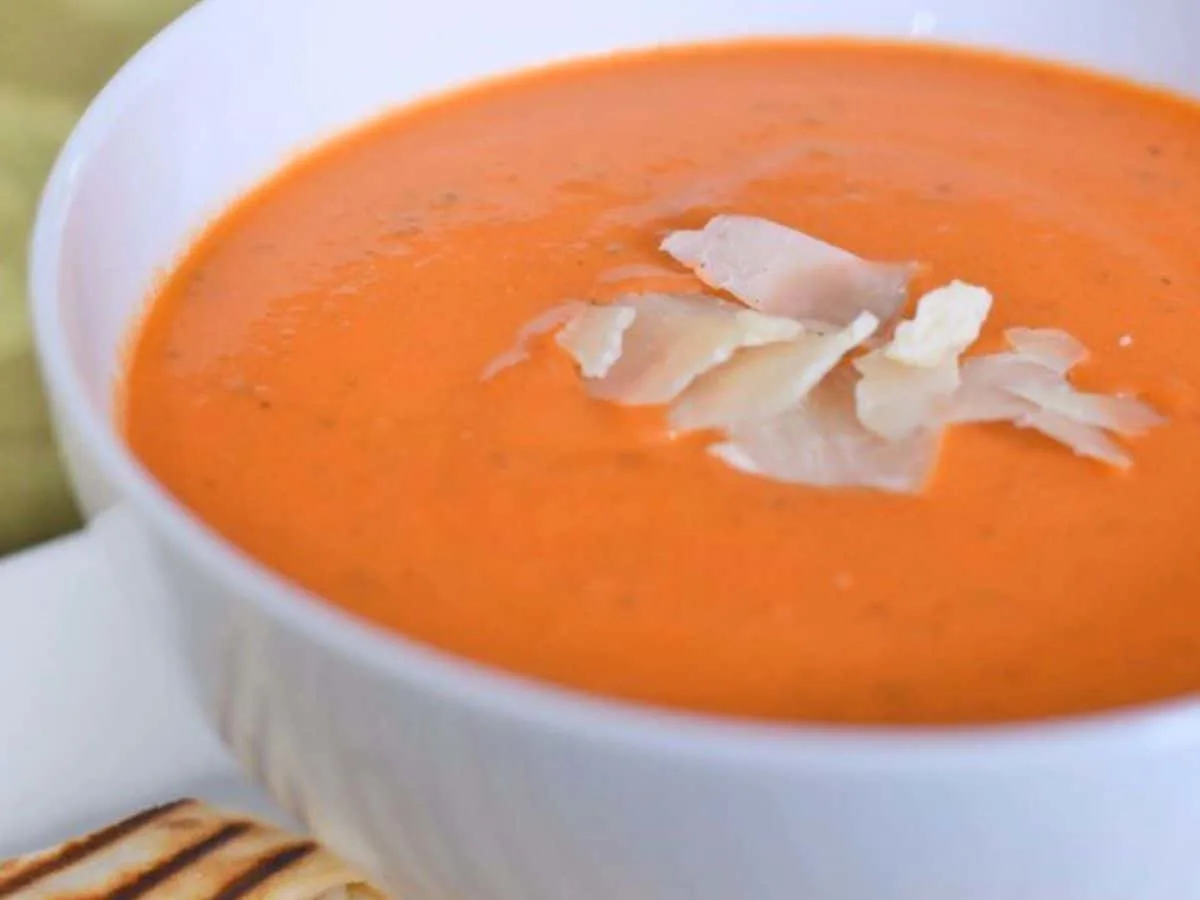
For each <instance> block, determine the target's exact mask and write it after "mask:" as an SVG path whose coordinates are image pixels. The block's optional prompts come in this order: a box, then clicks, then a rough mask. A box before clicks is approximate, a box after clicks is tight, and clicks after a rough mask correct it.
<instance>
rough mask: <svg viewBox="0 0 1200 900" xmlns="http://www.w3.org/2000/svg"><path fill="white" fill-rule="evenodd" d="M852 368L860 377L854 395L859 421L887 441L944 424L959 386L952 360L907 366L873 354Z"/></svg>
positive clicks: (855, 362) (856, 362)
mask: <svg viewBox="0 0 1200 900" xmlns="http://www.w3.org/2000/svg"><path fill="white" fill-rule="evenodd" d="M854 367H855V368H856V369H857V370H858V371H859V372H860V373H862V376H863V377H862V378H861V379H860V380H859V382H858V388H857V391H856V394H855V399H856V402H857V409H858V418H859V421H861V422H862V424H863V426H864V427H866V428H867V429H868V430H870V431H872V432H874V433H875V434H877V435H879V436H880V437H884V438H888V439H889V440H900V439H901V438H905V437H907V436H908V435H910V434H912V433H913V432H914V431H917V430H918V429H921V428H924V427H927V426H928V425H929V423H931V422H941V421H944V420H945V415H946V412H947V410H948V408H949V407H950V402H951V398H952V397H953V396H954V392H955V391H956V390H957V388H958V384H959V376H958V360H957V359H955V358H951V359H949V360H947V361H946V362H943V363H941V364H940V365H937V366H908V365H905V364H903V363H898V362H896V361H895V360H893V359H889V358H888V357H887V356H886V355H885V353H884V352H883V351H875V352H872V353H868V354H867V355H866V356H863V357H861V358H860V359H857V360H855V361H854Z"/></svg>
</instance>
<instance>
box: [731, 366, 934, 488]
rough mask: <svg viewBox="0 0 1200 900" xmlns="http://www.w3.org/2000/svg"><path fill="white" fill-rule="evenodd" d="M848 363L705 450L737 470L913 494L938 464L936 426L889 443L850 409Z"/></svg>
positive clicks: (852, 406) (851, 381) (851, 379)
mask: <svg viewBox="0 0 1200 900" xmlns="http://www.w3.org/2000/svg"><path fill="white" fill-rule="evenodd" d="M855 380H856V379H855V375H854V372H853V370H852V369H849V368H842V369H839V370H837V371H836V372H834V373H832V374H831V375H830V376H829V377H828V378H826V379H825V380H824V381H822V382H821V384H820V385H819V386H818V387H816V388H815V389H814V390H813V391H812V392H811V393H810V394H809V395H808V396H807V397H806V398H805V399H804V401H803V402H801V403H800V404H799V405H798V406H796V407H794V408H792V409H789V410H787V411H785V412H782V413H780V414H779V415H777V416H775V417H773V418H770V419H766V420H763V421H758V422H753V423H748V424H743V425H740V426H737V427H735V428H734V429H733V431H732V432H731V433H730V435H729V439H728V440H726V441H724V442H722V443H719V444H716V445H714V446H713V447H711V448H710V449H709V452H710V453H712V454H713V455H714V456H716V457H717V458H718V459H720V460H722V461H723V462H725V463H726V464H727V465H729V466H731V467H732V468H735V469H737V470H739V471H742V472H746V473H748V474H752V475H758V476H761V477H765V478H771V479H774V480H776V481H785V482H791V483H794V484H808V485H813V486H816V487H865V488H875V489H878V490H885V491H892V492H897V493H908V494H913V493H917V492H919V491H920V490H921V489H922V488H923V487H924V486H925V484H926V482H927V481H928V479H929V476H930V473H931V472H932V471H933V468H934V465H935V463H936V462H937V456H938V448H939V445H940V440H939V432H938V430H937V429H923V430H921V431H918V432H914V433H913V434H911V435H910V436H909V437H907V438H905V439H904V440H900V441H888V440H885V439H883V438H881V437H879V436H878V435H875V434H872V433H871V432H870V431H868V430H867V429H866V428H864V427H863V426H862V423H861V422H859V421H858V417H857V416H856V414H855V400H854V384H855Z"/></svg>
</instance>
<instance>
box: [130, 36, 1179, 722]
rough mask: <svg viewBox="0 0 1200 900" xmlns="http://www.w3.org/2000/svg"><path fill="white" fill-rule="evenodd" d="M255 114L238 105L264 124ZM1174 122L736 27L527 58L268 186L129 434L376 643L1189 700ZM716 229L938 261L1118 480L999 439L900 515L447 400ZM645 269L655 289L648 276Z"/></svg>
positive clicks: (561, 413)
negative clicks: (559, 322)
mask: <svg viewBox="0 0 1200 900" xmlns="http://www.w3.org/2000/svg"><path fill="white" fill-rule="evenodd" d="M265 112H268V113H269V111H265ZM1197 172H1200V109H1198V108H1197V107H1196V106H1194V105H1191V104H1189V103H1187V102H1186V101H1184V100H1181V99H1176V98H1172V97H1169V96H1167V95H1165V94H1159V93H1154V92H1151V91H1149V90H1144V89H1141V88H1137V87H1134V86H1131V85H1126V84H1122V83H1118V82H1115V81H1110V80H1106V79H1102V78H1099V77H1093V76H1090V75H1086V74H1083V73H1078V72H1074V71H1068V70H1064V69H1059V68H1055V67H1052V66H1048V65H1040V64H1035V63H1028V62H1022V61H1016V60H1011V59H1006V58H1001V57H995V56H990V55H986V54H973V53H969V52H959V51H951V50H948V49H935V48H929V47H922V46H919V45H904V46H900V45H894V46H893V45H874V44H868V43H859V42H851V41H845V42H842V41H836V42H830V41H822V42H800V41H798V42H770V43H745V44H731V45H725V46H714V47H707V48H691V49H687V50H673V51H657V52H653V53H646V54H635V55H628V56H619V57H615V58H611V59H605V60H601V61H595V62H587V63H582V64H577V65H572V66H567V67H561V68H554V69H549V70H545V71H538V72H535V73H531V74H528V75H523V76H520V77H516V78H513V79H509V80H503V81H498V82H494V83H489V84H486V85H483V86H480V87H477V88H473V89H470V90H468V91H465V92H460V93H457V94H454V95H451V96H447V97H444V98H440V99H437V100H435V101H432V102H428V103H426V104H424V105H421V106H419V107H417V108H413V109H409V110H405V111H402V112H399V113H397V114H395V115H393V116H390V117H388V118H385V119H384V120H382V121H379V122H376V123H373V124H371V125H369V126H368V127H365V128H364V129H363V130H361V131H359V132H357V133H355V134H352V135H350V136H347V137H344V138H342V139H339V140H337V141H336V142H334V143H332V144H330V145H329V146H326V147H324V148H322V149H320V150H319V151H317V152H315V153H313V154H311V155H310V156H307V157H306V158H304V159H302V160H300V161H298V162H296V163H295V164H294V165H291V166H290V167H289V168H288V169H287V170H286V171H284V172H283V173H282V174H280V175H279V176H278V177H276V178H274V179H273V180H271V181H270V182H269V183H267V184H265V185H264V186H262V187H261V188H260V189H259V190H257V191H256V192H255V193H254V194H253V195H252V196H250V197H248V198H246V199H245V200H244V201H243V202H241V203H239V204H238V205H237V206H236V207H235V208H234V209H232V210H231V211H229V212H228V214H226V215H224V216H223V217H222V218H221V219H220V220H219V221H218V222H216V224H214V225H213V226H212V228H211V229H210V230H209V231H208V232H207V233H206V234H205V235H204V236H203V238H202V239H201V240H200V241H199V242H198V243H197V244H196V245H195V247H194V248H193V249H192V250H191V251H190V252H189V253H188V254H187V255H186V257H185V258H184V259H183V260H182V262H181V263H180V264H179V266H178V268H177V270H176V271H174V273H173V274H171V275H170V277H169V279H168V280H167V281H166V282H165V284H164V285H163V287H162V289H161V291H160V292H159V294H158V296H157V298H156V299H155V301H154V304H153V307H152V309H151V311H150V313H149V315H148V318H147V320H146V322H145V325H144V327H143V329H142V330H141V332H140V335H139V337H138V340H137V342H136V347H135V350H134V352H133V354H132V359H131V363H130V365H129V371H128V377H127V379H126V381H125V384H124V385H123V388H122V390H123V401H124V404H123V406H124V411H125V417H126V418H125V423H124V427H125V430H126V434H127V436H128V440H129V443H130V444H131V446H132V447H133V449H134V451H135V452H136V453H137V455H138V456H139V457H140V458H141V460H142V461H143V462H144V463H145V464H146V466H148V468H149V469H150V470H151V472H153V474H154V475H155V476H156V477H157V478H158V479H159V480H160V481H161V482H162V483H163V484H164V485H165V486H166V487H167V488H168V489H169V490H170V491H171V492H173V493H174V494H175V495H176V496H177V497H178V498H179V499H180V500H181V501H182V502H183V503H184V504H186V505H187V506H188V507H190V508H191V509H192V510H193V511H194V512H195V513H196V514H197V515H198V516H199V517H200V518H202V519H203V520H204V521H205V522H207V523H208V524H209V525H211V526H212V527H213V528H214V529H216V530H217V531H218V532H220V533H221V534H223V535H224V536H225V537H227V538H228V539H229V540H231V541H232V542H234V543H235V544H237V545H239V546H240V547H242V548H244V549H245V550H246V551H247V552H249V553H250V554H252V555H253V556H254V557H256V558H258V559H259V560H261V561H262V562H264V563H265V564H267V565H269V566H271V567H273V568H274V569H276V570H278V571H279V572H281V573H283V574H284V575H286V576H288V577H290V578H291V579H293V580H294V581H295V582H297V583H299V584H301V585H304V586H305V587H307V588H309V589H311V590H312V591H314V592H316V593H318V594H320V595H321V596H323V597H325V598H326V599H327V600H328V601H329V602H330V603H333V604H336V605H338V606H340V607H342V608H344V609H346V610H349V611H350V612H352V613H354V614H355V615H358V616H361V617H363V618H364V619H367V620H370V621H372V622H374V623H377V624H378V625H379V626H381V627H383V628H385V629H391V630H394V631H395V632H398V633H400V634H403V635H406V636H408V637H411V638H414V639H416V640H418V641H422V642H426V643H428V644H432V645H435V646H437V647H440V648H444V649H446V650H448V651H451V652H453V653H456V654H461V655H463V656H465V657H468V658H471V659H473V660H477V661H481V662H484V663H488V664H492V665H495V666H498V667H501V668H503V669H506V670H510V671H514V672H517V673H521V674H524V675H527V676H532V677H534V678H537V679H544V680H547V681H550V682H554V683H557V684H560V685H565V686H569V687H571V688H576V689H581V690H584V691H588V692H594V693H598V694H602V695H608V696H611V697H619V698H626V699H631V700H635V701H642V702H646V703H650V704H655V705H660V706H667V707H675V708H683V709H688V710H698V711H705V712H710V713H718V714H725V715H733V716H741V717H755V718H765V719H777V720H806V721H825V722H872V723H963V722H984V721H1001V720H1012V719H1025V718H1035V717H1043V716H1050V715H1059V714H1069V713H1081V712H1087V711H1094V710H1100V709H1104V708H1111V707H1116V706H1121V705H1125V704H1132V703H1138V702H1144V701H1152V700H1158V699H1162V698H1167V697H1171V696H1177V695H1180V694H1184V693H1187V692H1191V691H1195V690H1197V689H1200V564H1198V562H1197V550H1196V542H1197V540H1198V537H1197V525H1198V524H1200V478H1197V470H1198V468H1200V466H1198V464H1197V462H1196V459H1197V457H1196V454H1197V452H1198V451H1200V394H1198V393H1197V392H1198V390H1200V307H1198V304H1200V253H1197V250H1196V248H1197V246H1198V245H1200V177H1197ZM718 212H740V213H747V214H754V215H762V216H766V217H770V218H772V219H776V220H778V221H781V222H784V223H786V224H788V225H791V226H793V227H796V228H800V229H803V230H805V231H807V232H809V233H811V234H814V235H817V236H819V237H821V238H823V239H825V240H828V241H830V242H833V243H836V244H838V245H841V246H844V247H846V248H848V249H851V250H853V251H854V252H856V253H858V254H860V255H862V256H865V257H868V258H872V259H910V258H915V259H919V260H921V261H924V262H926V263H928V269H927V271H926V272H925V273H924V274H923V276H922V277H921V279H920V282H919V283H918V284H917V285H915V289H918V290H921V289H926V288H929V287H932V286H934V285H936V284H939V283H944V282H946V281H948V280H950V279H954V278H961V279H965V280H968V281H972V282H975V283H978V284H982V285H986V286H987V287H988V288H990V289H991V290H992V291H993V292H994V294H995V296H996V305H995V309H994V312H993V314H992V317H991V319H990V321H989V323H988V326H987V330H986V331H985V335H984V342H983V344H982V345H981V348H982V349H992V348H995V347H999V346H1000V339H999V335H1000V334H1001V332H1002V330H1003V329H1004V328H1006V327H1009V326H1012V325H1030V326H1048V327H1060V328H1064V329H1066V330H1068V331H1070V332H1071V333H1072V334H1074V335H1076V336H1077V337H1079V338H1080V339H1081V340H1083V341H1084V342H1085V343H1087V344H1088V345H1089V346H1090V347H1091V348H1092V350H1093V358H1092V361H1091V362H1089V363H1088V364H1087V365H1085V366H1084V367H1082V368H1081V369H1080V370H1078V378H1077V379H1076V380H1077V382H1078V383H1079V384H1081V385H1082V386H1084V387H1085V388H1090V389H1095V390H1104V391H1118V390H1122V389H1129V390H1134V391H1137V392H1139V394H1141V395H1142V396H1144V397H1146V398H1147V399H1148V400H1150V401H1151V402H1152V403H1154V404H1156V405H1157V406H1158V407H1159V408H1160V409H1162V410H1163V411H1164V412H1165V413H1166V414H1167V415H1168V416H1169V417H1170V420H1171V421H1170V422H1169V424H1168V425H1166V426H1165V427H1163V428H1160V429H1156V430H1155V431H1154V432H1153V433H1151V434H1150V435H1149V436H1147V437H1146V438H1144V439H1141V440H1139V441H1137V442H1136V444H1135V445H1134V446H1133V455H1134V457H1135V460H1136V464H1135V467H1134V468H1133V470H1132V471H1131V472H1129V473H1127V474H1120V473H1117V472H1115V471H1114V470H1109V469H1106V468H1105V467H1103V466H1101V465H1099V464H1097V463H1094V462H1090V461H1087V460H1083V459H1080V458H1078V457H1075V456H1073V455H1072V454H1071V453H1070V452H1069V451H1068V450H1066V449H1065V448H1063V447H1062V446H1060V445H1057V444H1054V443H1052V442H1051V441H1049V440H1047V439H1045V438H1043V437H1039V436H1038V435H1036V434H1034V433H1032V432H1029V431H1022V430H1018V429H1015V428H1012V427H1011V426H1003V425H996V426H982V425H981V426H969V427H962V428H956V429H954V430H952V432H951V433H950V434H949V436H948V438H947V440H946V442H945V445H944V449H943V453H942V457H941V462H940V466H939V470H938V473H937V475H936V478H935V480H934V483H933V484H932V485H931V486H930V488H929V489H928V490H927V491H926V492H925V493H924V494H922V495H920V496H917V497H900V496H890V495H886V494H882V493H877V492H870V491H857V490H836V491H834V490H818V489H809V488H805V487H796V486H789V485H784V484H776V483H772V482H769V481H765V480H759V479H754V478H751V477H748V476H746V475H742V474H739V473H737V472H735V471H733V470H731V469H729V468H726V467H725V466H723V465H722V464H720V463H719V462H717V461H716V460H714V459H713V458H711V457H710V456H708V455H707V454H706V453H705V452H704V446H703V445H704V442H703V441H701V440H695V441H693V440H690V439H688V440H681V441H676V442H671V441H669V440H666V439H665V438H664V435H663V415H662V412H661V411H660V410H653V409H650V410H646V409H641V410H629V409H621V408H618V407H614V406H611V405H607V404H603V403H599V402H596V401H594V400H590V399H589V398H588V396H587V394H586V393H585V392H584V391H583V390H582V389H581V388H580V386H579V384H578V376H577V374H576V372H575V370H574V369H573V367H572V364H571V363H570V361H569V360H568V359H567V357H566V356H565V354H563V353H561V352H559V351H558V350H557V348H554V347H553V346H552V344H549V343H542V344H539V345H538V346H537V348H536V349H535V351H534V353H533V358H532V360H531V361H530V362H528V363H526V364H524V365H522V366H521V367H518V368H514V369H511V370H509V371H506V372H505V373H503V374H502V375H501V376H499V377H497V378H496V379H495V380H493V381H490V382H487V383H484V382H482V381H481V380H480V373H481V371H482V370H483V368H484V366H485V365H486V363H487V362H488V361H489V360H490V359H491V358H492V357H494V356H495V355H497V354H498V353H500V352H501V351H502V350H504V349H505V348H506V347H508V346H510V344H511V342H512V339H513V336H514V333H515V331H516V330H517V328H518V327H519V326H520V325H521V324H522V323H524V322H525V321H527V320H528V319H530V318H531V317H533V316H535V315H536V314H538V313H539V312H541V311H543V310H544V309H546V308H547V307H549V306H552V305H554V304H556V303H559V302H561V301H563V300H564V299H567V298H578V297H596V298H601V299H603V298H605V297H609V296H612V295H614V294H615V293H617V292H620V291H627V290H631V289H640V288H642V287H655V286H661V285H659V284H655V283H653V280H651V281H638V279H637V278H636V277H633V278H630V277H625V278H624V280H622V271H624V272H625V273H631V274H634V275H636V273H637V272H638V271H639V270H638V269H636V268H634V269H630V268H628V267H630V266H639V265H644V264H647V263H655V264H668V263H669V261H667V260H665V258H663V257H661V256H660V254H659V253H658V251H657V245H658V243H659V241H660V240H661V237H662V236H663V234H664V233H665V232H666V231H668V230H670V229H672V228H677V227H698V226H699V225H701V224H702V223H703V222H704V221H705V220H706V219H707V218H708V217H709V216H711V215H712V214H714V213H718ZM668 280H670V281H671V282H672V283H673V284H675V286H681V285H683V286H686V285H690V284H693V283H692V282H690V281H689V280H688V279H687V278H684V277H682V276H679V277H676V278H673V279H668Z"/></svg>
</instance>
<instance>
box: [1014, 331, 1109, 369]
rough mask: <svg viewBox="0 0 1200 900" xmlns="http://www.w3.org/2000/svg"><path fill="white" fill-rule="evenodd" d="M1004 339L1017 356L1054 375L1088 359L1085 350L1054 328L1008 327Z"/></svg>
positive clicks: (1063, 332) (1068, 336) (1073, 339)
mask: <svg viewBox="0 0 1200 900" xmlns="http://www.w3.org/2000/svg"><path fill="white" fill-rule="evenodd" d="M1004 337H1005V340H1007V341H1008V344H1009V346H1010V347H1012V348H1013V350H1015V351H1016V352H1017V353H1019V354H1020V355H1021V356H1023V357H1025V358H1026V359H1029V360H1032V361H1033V362H1036V363H1038V364H1039V365H1042V366H1045V367H1046V368H1047V369H1050V370H1052V371H1054V372H1060V373H1063V374H1065V373H1067V372H1069V371H1071V369H1073V368H1075V366H1077V365H1079V364H1080V363H1081V362H1083V361H1084V360H1086V359H1087V358H1088V350H1087V347H1085V346H1083V344H1081V343H1080V342H1079V341H1077V340H1076V339H1075V338H1074V337H1072V336H1071V335H1069V334H1067V333H1066V332H1065V331H1061V330H1060V329H1058V328H1009V329H1008V330H1007V331H1005V332H1004Z"/></svg>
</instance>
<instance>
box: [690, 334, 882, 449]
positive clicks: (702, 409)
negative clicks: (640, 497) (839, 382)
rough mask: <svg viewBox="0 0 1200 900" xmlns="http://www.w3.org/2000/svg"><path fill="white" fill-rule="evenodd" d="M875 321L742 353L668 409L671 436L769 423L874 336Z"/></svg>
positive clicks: (714, 371)
mask: <svg viewBox="0 0 1200 900" xmlns="http://www.w3.org/2000/svg"><path fill="white" fill-rule="evenodd" d="M878 327H879V320H878V319H877V318H875V316H873V315H872V314H871V313H861V314H860V315H859V316H858V318H856V319H855V320H854V321H853V322H852V323H851V324H850V325H849V327H847V328H844V329H842V330H841V331H837V332H834V333H833V334H828V335H821V334H809V333H805V334H801V335H799V336H797V337H795V338H793V339H792V340H790V341H787V342H784V343H779V344H773V345H771V346H768V347H760V348H758V349H751V350H745V351H743V352H742V353H739V354H738V355H737V356H736V357H734V358H733V359H732V360H731V361H730V362H729V363H727V364H726V365H723V366H721V367H720V368H717V369H714V370H713V371H711V372H709V373H708V374H707V375H705V376H704V377H703V378H701V379H698V380H697V381H696V383H695V384H693V385H692V386H691V387H690V388H689V389H688V390H687V391H686V392H685V393H684V394H683V395H682V396H681V397H680V398H679V400H678V401H677V402H676V403H675V405H674V406H673V407H672V408H671V412H670V415H669V422H670V425H671V427H672V428H673V429H675V430H676V431H681V432H682V431H694V430H697V429H702V428H732V427H735V426H737V425H740V424H744V423H750V422H758V421H762V420H764V419H769V418H771V417H773V416H776V415H778V414H779V413H782V412H783V411H785V410H787V409H789V408H791V407H793V406H795V405H796V404H797V403H798V402H799V401H800V400H802V399H803V398H804V396H805V395H806V394H808V392H809V391H811V390H812V389H813V388H814V387H816V386H817V384H819V383H820V381H821V379H823V378H824V377H825V376H826V375H828V374H829V373H830V371H832V370H833V368H834V366H836V365H837V364H838V362H840V361H841V359H842V357H844V356H845V355H846V354H847V353H849V352H850V351H851V350H853V349H854V348H855V347H857V346H858V345H859V344H861V343H862V342H863V341H865V340H866V339H867V338H868V337H870V336H871V335H872V334H874V333H875V329H877V328H878Z"/></svg>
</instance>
